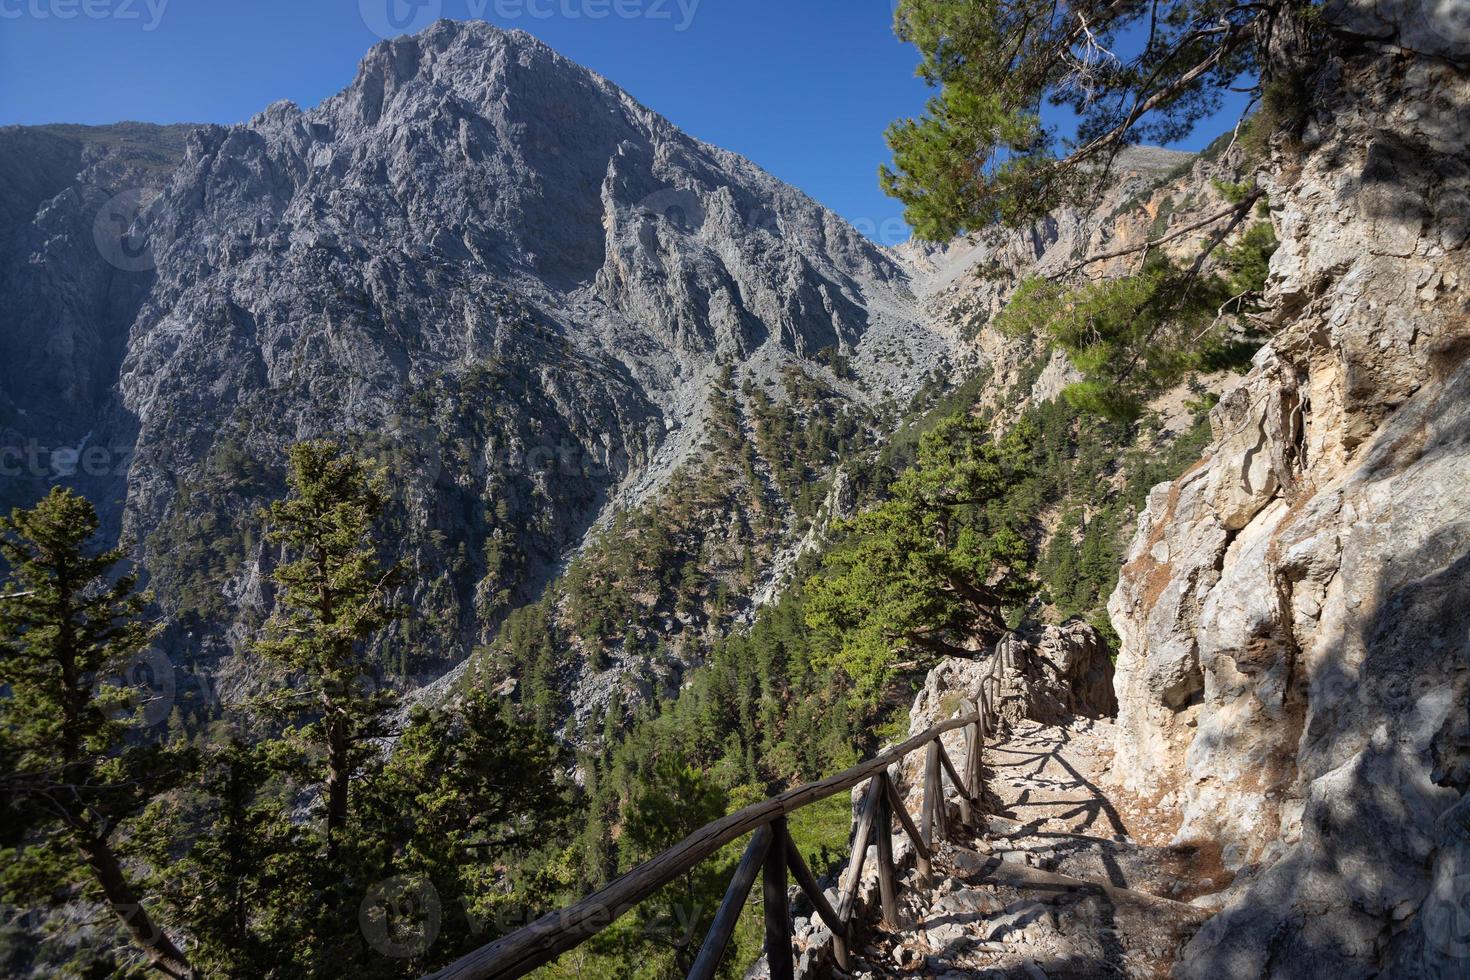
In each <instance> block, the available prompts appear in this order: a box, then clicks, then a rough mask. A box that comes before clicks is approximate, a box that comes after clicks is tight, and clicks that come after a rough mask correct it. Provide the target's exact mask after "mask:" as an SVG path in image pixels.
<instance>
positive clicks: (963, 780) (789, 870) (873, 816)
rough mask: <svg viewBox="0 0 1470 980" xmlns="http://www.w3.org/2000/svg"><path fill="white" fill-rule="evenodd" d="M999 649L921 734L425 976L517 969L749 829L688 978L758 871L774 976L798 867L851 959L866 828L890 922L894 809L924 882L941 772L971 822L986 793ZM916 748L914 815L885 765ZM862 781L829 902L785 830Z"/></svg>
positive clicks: (734, 817) (554, 953) (706, 972)
mask: <svg viewBox="0 0 1470 980" xmlns="http://www.w3.org/2000/svg"><path fill="white" fill-rule="evenodd" d="M1003 659H1004V654H1002V653H1000V652H997V653H996V654H995V655H994V656H993V657H992V660H991V665H990V671H989V673H988V674H987V675H986V676H985V678H984V679H983V680H982V681H981V684H980V690H979V691H978V692H976V698H975V701H973V702H972V701H969V700H964V701H961V702H960V706H959V707H960V711H961V716H960V717H957V718H954V719H952V720H950V721H946V722H942V723H940V724H938V725H935V726H934V727H933V728H930V729H929V730H928V731H926V732H924V733H923V734H921V735H916V736H914V737H913V738H911V739H909V740H908V741H906V742H904V743H902V744H901V745H898V746H895V747H894V748H891V749H889V750H887V751H886V752H882V753H880V754H879V755H876V756H874V757H873V758H872V759H869V760H868V761H867V762H863V763H860V764H858V765H856V766H854V767H853V768H851V769H849V770H847V771H846V772H842V773H839V774H837V775H835V776H829V777H828V778H826V779H823V780H821V781H819V782H815V783H807V784H806V785H803V786H798V787H796V788H795V789H791V790H787V791H786V792H784V793H782V794H780V795H779V796H774V797H772V798H770V799H768V800H764V801H763V802H760V803H756V804H754V805H752V806H748V807H746V808H745V809H743V810H740V811H738V812H736V813H732V814H730V815H729V816H727V817H723V818H721V819H719V820H716V821H715V822H714V823H710V824H706V825H705V826H703V827H701V828H700V829H699V830H697V831H695V832H694V833H693V834H691V835H690V836H689V837H687V838H685V839H684V840H683V841H682V842H680V843H679V844H678V845H676V846H674V847H671V848H670V849H669V850H667V851H664V852H663V853H662V854H659V855H658V856H657V857H654V858H652V859H651V860H649V861H646V862H644V863H643V864H640V865H638V866H637V867H636V868H633V869H632V870H631V871H628V872H627V873H626V874H623V875H621V876H620V877H618V878H616V879H614V880H613V881H612V882H611V883H609V884H608V885H607V886H606V887H604V888H603V889H601V890H600V891H597V892H594V893H593V894H591V895H589V896H588V897H586V898H584V899H583V900H582V901H580V902H577V903H576V904H575V905H571V906H568V907H567V908H565V909H562V910H561V911H560V912H552V913H550V914H548V915H545V916H542V917H541V918H540V919H537V920H536V921H535V922H533V923H531V924H530V925H528V926H526V927H525V928H523V929H519V930H517V931H516V932H513V933H511V934H509V935H507V936H504V937H502V938H500V939H497V940H496V941H495V942H493V943H490V944H489V945H487V946H482V947H480V948H479V949H477V950H475V951H474V952H472V953H469V954H468V955H466V956H464V957H463V958H461V959H459V960H458V961H456V962H454V963H452V964H450V965H449V966H447V967H445V968H444V969H442V970H440V971H438V972H437V973H433V974H430V976H429V977H427V978H425V980H451V978H453V980H472V978H473V980H481V978H491V977H493V978H496V980H512V978H515V977H521V976H524V975H526V974H527V973H529V972H531V971H532V970H534V969H536V968H537V967H538V966H543V965H544V964H546V963H549V962H551V961H552V960H554V959H556V958H557V957H558V956H560V955H561V954H562V953H565V952H566V951H568V950H570V949H573V948H575V947H576V946H578V945H580V944H581V943H582V942H584V941H586V940H587V939H589V938H590V937H592V936H593V935H596V934H597V933H598V932H600V931H602V930H603V929H605V928H607V927H608V926H609V925H611V924H612V923H613V921H614V920H615V919H617V918H618V917H619V916H621V915H622V914H623V913H624V912H627V911H628V910H629V909H631V908H632V907H633V906H635V905H637V904H638V903H639V902H641V901H643V900H644V899H646V898H648V897H649V896H651V895H653V894H654V893H655V892H657V891H658V890H659V889H660V888H662V887H663V886H664V885H666V884H668V883H669V882H671V881H673V880H674V879H676V878H677V877H678V876H680V875H682V874H684V873H685V872H687V871H689V870H690V869H691V868H693V867H694V866H695V865H697V864H699V862H701V861H703V860H704V859H705V858H707V857H709V856H710V855H712V854H714V853H715V852H716V851H718V850H719V849H720V848H722V847H724V846H725V845H726V844H729V843H731V842H732V841H735V840H739V839H740V838H741V837H744V836H745V835H746V834H751V835H752V836H751V838H750V843H749V844H748V845H747V846H746V848H745V854H744V856H743V857H742V858H741V859H740V863H739V865H737V866H736V869H735V874H734V876H733V877H732V878H731V880H730V885H729V888H728V889H727V890H726V892H725V897H724V900H723V901H722V902H721V903H720V907H719V910H718V911H717V912H716V913H715V918H714V921H713V923H712V924H711V925H710V929H709V932H708V933H707V934H706V935H705V939H704V943H703V945H702V946H700V949H699V956H698V958H697V959H696V960H695V962H694V967H693V969H691V970H690V971H689V977H690V978H691V980H708V978H711V977H713V976H714V975H715V971H716V969H717V968H718V967H719V965H720V961H721V960H722V959H723V958H724V955H725V950H726V947H728V946H729V943H730V937H731V935H732V934H733V933H734V931H735V924H736V922H737V921H739V918H740V913H741V911H742V909H743V908H744V907H745V900H746V898H747V897H748V896H749V894H750V890H751V888H752V887H753V885H754V884H755V877H756V874H757V873H760V874H761V876H762V883H761V888H762V893H763V897H764V903H765V930H766V938H765V948H766V960H767V962H768V963H769V964H770V971H771V980H786V978H789V977H791V975H792V971H793V960H792V946H791V912H790V909H789V908H788V905H787V894H786V887H787V877H788V875H790V876H792V877H794V878H795V879H796V883H797V885H799V886H800V888H801V890H802V892H804V893H805V894H806V896H807V898H808V899H810V900H811V903H812V905H813V906H814V907H815V909H816V912H817V915H818V916H819V917H820V918H821V920H822V922H823V923H825V924H826V926H827V928H828V929H829V930H831V932H832V945H833V954H834V958H835V959H836V961H837V965H838V967H839V968H841V969H844V970H847V969H850V968H851V955H852V954H851V949H852V945H853V942H854V939H855V936H854V932H853V926H854V915H853V912H854V907H855V904H856V900H857V891H858V885H859V882H860V881H861V879H862V873H863V864H864V863H865V862H866V859H867V852H868V843H869V840H870V839H871V838H872V837H873V836H874V835H875V831H876V837H877V840H876V841H875V842H874V843H876V845H877V848H876V850H877V861H878V893H879V896H880V901H881V904H882V914H883V921H884V923H885V925H887V926H888V927H889V928H891V929H898V928H901V922H900V918H899V911H898V876H897V869H896V868H895V866H894V861H893V836H892V830H893V819H894V818H895V817H896V818H897V819H898V822H899V824H900V825H901V826H902V828H903V831H904V833H906V834H907V835H908V837H909V839H910V840H911V841H912V842H913V846H914V853H915V856H916V858H917V865H918V871H919V877H920V879H921V881H923V882H924V883H928V881H929V880H930V875H931V862H932V858H933V851H934V848H933V844H934V840H935V831H936V830H937V831H938V833H939V835H940V837H945V836H947V835H948V833H949V827H948V814H949V811H948V808H947V807H946V806H945V803H944V785H943V781H944V778H945V777H946V776H948V778H949V780H950V782H951V783H953V784H954V786H955V788H956V789H958V790H959V803H960V817H961V820H962V821H964V822H967V823H968V822H969V821H970V818H971V815H972V814H973V813H975V812H976V809H975V808H978V807H979V806H980V805H981V804H982V801H983V799H984V792H983V790H984V775H983V770H982V768H981V758H982V756H983V753H984V747H985V740H986V739H987V738H989V737H990V736H991V735H992V734H993V733H994V732H995V730H996V725H995V721H996V718H997V715H996V701H997V698H998V696H999V686H1000V678H999V672H1000V669H1001V668H1003V667H1008V666H1012V664H1011V663H1009V662H1006V663H1002V660H1003ZM957 729H965V737H966V753H965V755H966V765H965V769H966V772H965V773H964V774H961V773H960V772H959V771H958V770H957V769H956V768H955V765H954V762H953V761H952V760H951V759H950V757H949V753H948V752H947V751H945V748H944V742H943V736H944V735H946V734H947V733H949V732H952V731H955V730H957ZM920 749H923V750H924V751H925V761H924V797H923V803H922V809H921V812H920V814H919V822H918V824H917V825H915V823H914V818H913V817H912V816H910V815H909V812H908V810H907V808H906V807H905V806H904V803H903V800H902V798H901V797H900V795H899V792H898V788H897V787H896V786H895V785H894V784H893V780H892V779H890V778H889V775H888V769H889V767H890V766H892V765H893V764H894V763H897V762H901V761H903V760H904V759H905V758H906V757H908V756H909V755H910V754H912V753H914V752H917V751H919V750H920ZM864 780H866V781H867V784H868V785H867V789H866V790H865V792H864V794H863V803H862V808H861V810H859V816H858V821H857V829H856V831H855V833H854V834H853V841H852V852H851V853H852V856H851V858H850V859H849V861H848V868H847V871H846V873H845V875H844V877H843V878H842V880H841V881H840V882H839V885H840V887H839V888H838V891H837V904H836V905H835V906H834V905H832V903H830V902H829V901H828V900H827V898H826V896H825V895H824V894H823V893H822V889H821V888H820V887H818V885H817V881H816V878H815V877H814V876H813V875H812V872H811V870H810V869H809V868H808V867H807V865H806V862H805V861H804V860H803V859H802V856H801V854H800V852H799V851H798V850H797V848H796V845H795V844H793V843H792V840H791V835H790V834H789V833H788V832H787V828H786V817H787V815H788V814H790V813H793V812H795V811H797V810H800V809H801V808H803V807H805V806H809V805H810V804H812V803H816V802H818V801H819V800H824V799H827V798H828V797H831V796H835V795H836V794H838V793H842V792H847V791H850V790H851V789H852V788H853V787H854V786H857V785H858V784H859V783H862V782H863V781H864Z"/></svg>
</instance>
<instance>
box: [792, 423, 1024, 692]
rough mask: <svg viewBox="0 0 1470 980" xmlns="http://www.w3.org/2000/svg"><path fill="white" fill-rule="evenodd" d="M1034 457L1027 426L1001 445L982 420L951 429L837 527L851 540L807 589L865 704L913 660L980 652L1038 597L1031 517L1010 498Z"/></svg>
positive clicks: (810, 613)
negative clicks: (879, 496) (1026, 528)
mask: <svg viewBox="0 0 1470 980" xmlns="http://www.w3.org/2000/svg"><path fill="white" fill-rule="evenodd" d="M1029 452H1030V446H1029V434H1028V432H1027V429H1026V427H1025V426H1018V427H1017V428H1016V429H1014V430H1013V431H1012V433H1011V434H1010V435H1009V436H1008V437H1007V438H1005V439H1004V440H1001V441H999V442H994V441H991V439H990V438H989V435H988V433H987V431H986V429H985V427H984V426H983V425H981V424H980V423H978V422H977V421H976V420H973V419H969V418H966V417H963V416H960V417H956V418H952V419H949V420H946V421H945V422H942V423H940V425H939V426H938V427H937V428H936V429H935V430H934V431H933V432H930V433H929V434H927V435H926V436H924V437H923V440H922V442H921V443H920V449H919V462H918V465H917V466H916V467H914V468H913V469H911V470H909V471H908V472H907V473H905V474H904V475H903V476H901V477H900V478H899V479H898V480H897V481H896V482H895V483H894V485H893V487H892V488H891V496H890V498H889V499H888V500H887V501H885V502H884V503H883V504H881V505H880V506H878V507H875V508H873V509H872V510H870V511H868V512H867V513H865V514H862V515H860V516H859V517H857V518H856V519H854V520H853V521H851V522H848V523H846V524H844V525H840V526H839V527H838V528H836V529H835V533H836V534H837V535H838V536H839V537H841V538H843V539H844V542H843V544H841V545H839V546H838V547H837V548H836V549H834V550H833V551H832V552H831V553H830V554H829V555H828V556H827V559H826V561H825V563H824V568H823V574H822V575H820V576H818V577H817V578H815V579H814V580H813V581H812V582H811V584H810V585H809V597H808V608H807V623H808V625H809V626H811V628H812V629H813V630H814V631H815V632H816V633H817V635H818V636H820V637H823V638H824V639H826V640H828V641H829V642H830V643H831V648H832V656H831V662H832V663H833V664H834V665H836V666H839V667H840V668H841V669H842V670H843V671H844V672H845V673H846V674H847V676H848V677H850V678H852V680H853V681H854V683H855V685H856V692H857V695H858V696H859V697H860V698H868V699H870V698H872V697H874V696H875V695H876V694H877V693H878V692H881V691H882V690H884V689H885V688H886V687H887V686H888V684H889V682H890V681H891V679H892V670H893V664H894V662H895V660H896V659H898V658H900V657H903V656H905V655H907V654H912V653H915V652H917V653H920V654H921V655H922V656H923V659H924V660H925V661H928V660H932V659H934V658H937V657H941V656H968V655H970V653H971V651H974V650H977V649H982V648H983V647H984V645H985V643H986V642H988V641H991V640H994V639H995V638H997V637H998V636H999V635H1000V634H1001V633H1003V632H1004V631H1005V628H1006V614H1007V612H1008V611H1009V610H1014V609H1016V608H1017V607H1019V606H1022V605H1024V604H1025V602H1026V600H1027V599H1028V598H1029V597H1030V595H1031V593H1032V592H1033V591H1034V586H1033V584H1032V582H1031V579H1030V576H1029V571H1030V568H1029V565H1030V562H1029V555H1028V551H1029V549H1028V546H1027V544H1026V541H1025V539H1024V538H1023V536H1022V530H1023V529H1022V527H1021V524H1022V523H1023V522H1024V521H1026V520H1027V519H1028V515H1027V514H1026V513H1025V510H1024V506H1018V504H1017V501H1016V500H1015V498H1014V496H1013V494H1014V493H1015V492H1016V490H1017V489H1018V488H1019V487H1020V486H1021V485H1022V481H1023V479H1024V477H1025V475H1026V473H1025V469H1024V466H1025V461H1026V458H1027V457H1028V456H1029Z"/></svg>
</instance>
